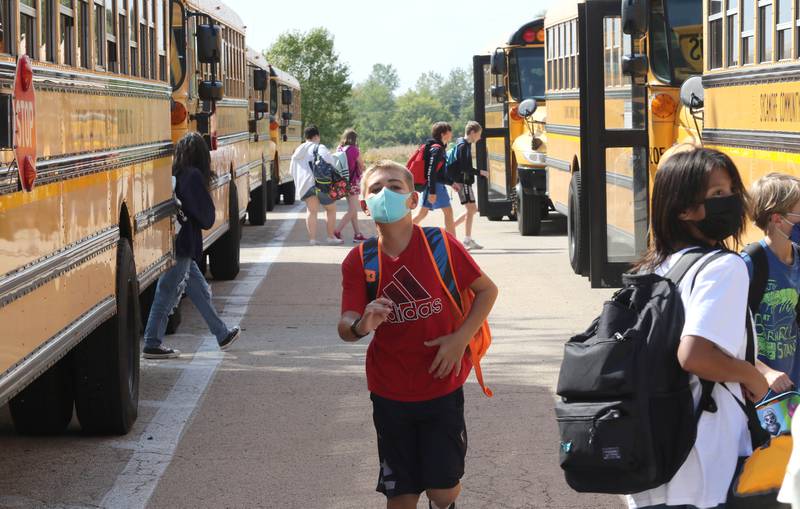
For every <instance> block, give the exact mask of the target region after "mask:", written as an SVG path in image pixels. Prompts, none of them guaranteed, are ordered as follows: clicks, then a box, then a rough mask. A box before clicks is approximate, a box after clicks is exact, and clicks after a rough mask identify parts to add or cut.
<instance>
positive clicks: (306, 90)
mask: <svg viewBox="0 0 800 509" xmlns="http://www.w3.org/2000/svg"><path fill="white" fill-rule="evenodd" d="M265 55H266V57H267V60H268V61H269V62H270V63H272V64H275V65H276V66H278V67H279V68H280V69H283V70H285V71H287V72H289V73H291V74H292V75H294V77H295V78H297V80H298V81H299V82H300V86H301V87H302V92H301V96H302V111H303V123H304V125H309V124H314V125H316V126H317V127H319V130H320V134H321V136H322V139H323V141H324V142H325V143H328V144H330V145H334V144H335V143H336V142H337V141H338V136H339V134H340V133H341V132H342V131H343V130H344V129H345V128H347V127H349V126H350V125H351V124H352V121H353V118H352V114H351V112H350V109H349V102H348V99H349V97H350V94H351V89H352V85H351V84H350V82H349V79H350V69H349V67H348V66H347V65H346V64H344V63H342V62H340V61H339V54H338V53H336V51H335V50H334V43H333V36H332V35H331V33H330V32H328V30H326V29H325V28H321V27H317V28H312V29H311V30H309V31H308V32H305V33H303V32H299V31H291V32H284V33H283V34H281V35H280V37H278V40H277V41H275V43H274V44H273V45H272V46H271V47H270V48H269V49H268V50H267V51H266V52H265Z"/></svg>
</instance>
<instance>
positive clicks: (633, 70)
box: [622, 53, 648, 78]
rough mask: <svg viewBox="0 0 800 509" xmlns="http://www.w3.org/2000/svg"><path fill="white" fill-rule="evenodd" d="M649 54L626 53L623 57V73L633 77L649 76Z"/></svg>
mask: <svg viewBox="0 0 800 509" xmlns="http://www.w3.org/2000/svg"><path fill="white" fill-rule="evenodd" d="M647 66H648V64H647V56H646V55H641V54H638V53H636V54H633V55H625V56H624V57H622V73H623V74H627V75H629V76H631V77H632V78H640V77H643V76H644V77H646V76H647Z"/></svg>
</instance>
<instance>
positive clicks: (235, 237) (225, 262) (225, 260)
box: [208, 184, 242, 281]
mask: <svg viewBox="0 0 800 509" xmlns="http://www.w3.org/2000/svg"><path fill="white" fill-rule="evenodd" d="M241 229H242V223H241V222H239V200H238V197H237V191H236V186H235V185H233V184H231V186H230V191H229V192H228V231H227V232H225V234H224V235H223V236H222V237H220V238H219V239H218V240H217V241H216V242H214V245H213V246H211V248H210V249H209V250H208V261H209V263H208V268H209V269H210V270H211V275H212V276H214V279H218V280H221V281H227V280H231V279H235V278H236V276H237V275H238V274H239V244H240V243H241V241H240V239H241V235H240V231H241Z"/></svg>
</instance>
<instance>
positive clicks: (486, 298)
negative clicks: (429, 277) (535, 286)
mask: <svg viewBox="0 0 800 509" xmlns="http://www.w3.org/2000/svg"><path fill="white" fill-rule="evenodd" d="M470 289H472V291H473V292H475V299H474V300H473V302H472V307H471V308H470V310H469V314H468V315H467V317H466V319H465V320H464V323H462V324H461V327H459V328H458V330H457V331H455V332H454V333H452V334H449V335H447V336H442V337H440V338H437V339H434V340H433V341H426V342H425V346H438V347H439V351H438V352H437V353H436V357H435V358H434V360H433V364H431V367H430V368H429V369H428V372H429V373H433V375H434V376H435V377H436V378H445V377H447V376H449V375H450V372H451V371H453V369H455V370H456V375H458V374H459V373H460V372H461V358H462V357H463V356H464V351H465V350H466V349H467V346H468V345H469V342H470V340H471V339H472V337H473V336H474V335H475V333H476V332H478V329H479V328H480V327H481V325H482V324H483V322H484V320H486V318H487V317H488V316H489V313H490V312H491V311H492V307H493V306H494V302H495V300H497V294H498V290H497V286H496V285H495V284H494V282H493V281H492V280H491V279H489V276H487V275H486V274H484V273H483V272H481V275H480V277H479V278H477V279H476V280H475V281H473V282H472V284H471V285H470Z"/></svg>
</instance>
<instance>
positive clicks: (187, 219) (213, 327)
mask: <svg viewBox="0 0 800 509" xmlns="http://www.w3.org/2000/svg"><path fill="white" fill-rule="evenodd" d="M172 174H173V176H174V177H175V197H176V199H177V200H178V202H179V204H180V205H179V206H180V209H179V213H178V222H179V224H180V230H179V231H178V237H177V239H176V240H175V258H176V260H175V265H173V266H172V268H171V269H169V270H168V271H167V272H165V273H164V274H163V275H162V276H161V278H160V279H159V280H158V284H157V286H156V294H155V297H154V298H153V305H152V307H151V308H150V316H149V317H148V319H147V326H146V327H145V331H144V352H143V356H144V358H145V359H169V358H175V357H178V356H179V355H180V351H178V350H175V349H173V348H169V347H166V346H164V345H163V344H162V341H163V338H164V333H165V332H166V330H167V319H168V317H169V313H170V311H172V309H173V308H174V307H175V305H176V304H177V303H178V299H180V296H181V293H182V291H183V283H184V282H185V283H186V285H185V287H186V293H187V294H188V295H189V298H190V299H191V301H192V304H194V306H195V307H196V308H197V310H198V311H199V312H200V314H201V315H202V317H203V319H204V320H205V321H206V324H207V325H208V328H209V330H210V331H211V333H212V334H214V336H215V337H216V338H217V343H218V344H219V347H220V349H221V350H226V349H227V348H228V347H230V346H231V345H232V344H233V342H234V341H236V340H237V339H239V327H233V328H228V326H227V325H225V323H224V322H223V321H222V319H220V317H219V315H217V312H216V310H215V309H214V305H213V303H212V302H211V289H210V288H209V286H208V283H207V282H206V279H205V277H204V276H203V274H202V272H200V269H199V267H198V265H197V261H198V260H201V258H202V256H203V234H202V230H207V229H209V228H211V227H212V226H213V225H214V214H215V210H214V201H213V200H212V198H211V194H210V193H209V191H208V186H209V184H210V181H211V156H210V154H209V152H208V147H207V146H206V142H205V140H203V137H202V136H200V135H199V134H197V133H187V134H186V135H185V136H184V137H183V138H181V140H180V141H179V142H178V144H177V145H176V146H175V157H174V160H173V163H172Z"/></svg>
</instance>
